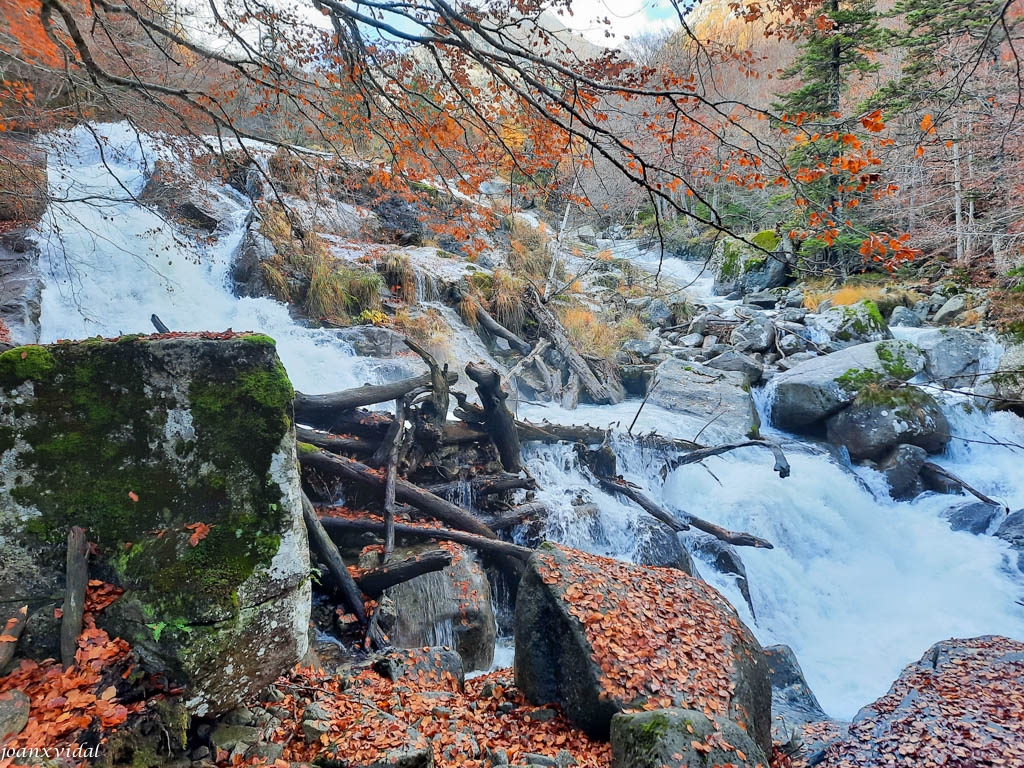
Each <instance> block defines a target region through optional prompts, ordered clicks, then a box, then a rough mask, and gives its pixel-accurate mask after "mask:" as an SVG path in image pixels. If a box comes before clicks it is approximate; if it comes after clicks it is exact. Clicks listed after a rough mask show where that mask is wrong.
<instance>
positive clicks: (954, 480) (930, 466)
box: [921, 461, 1010, 514]
mask: <svg viewBox="0 0 1024 768" xmlns="http://www.w3.org/2000/svg"><path fill="white" fill-rule="evenodd" d="M921 468H922V469H923V470H927V471H928V472H931V473H932V474H935V475H938V476H939V477H941V478H942V479H943V480H946V481H947V482H949V483H951V484H952V485H958V486H960V487H961V488H963V489H964V490H965V491H967V492H968V493H969V494H971V495H972V496H973V497H974V498H976V499H978V500H979V501H983V502H985V503H986V504H991V505H992V506H993V507H1001V508H1002V509H1004V510H1006V512H1007V514H1009V512H1010V508H1009V507H1008V506H1006V505H1005V504H1003V503H1002V502H999V501H996V500H995V499H992V498H990V497H988V496H986V495H985V494H984V493H982V492H981V491H979V490H978V489H977V488H972V487H971V486H970V485H968V484H967V483H966V482H965V481H964V480H962V479H960V478H959V477H957V476H956V475H954V474H953V473H952V472H950V471H949V470H948V469H944V468H942V467H940V466H939V465H938V464H935V463H933V462H931V461H926V462H925V463H924V465H922V467H921Z"/></svg>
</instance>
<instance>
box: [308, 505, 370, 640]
mask: <svg viewBox="0 0 1024 768" xmlns="http://www.w3.org/2000/svg"><path fill="white" fill-rule="evenodd" d="M302 519H303V520H304V521H305V522H306V531H307V532H308V533H309V546H310V547H311V548H312V550H313V551H314V552H315V553H316V555H317V557H319V558H320V561H321V562H322V563H323V564H324V567H326V568H327V573H328V574H330V576H331V581H332V582H333V583H332V584H331V586H332V587H333V588H334V589H335V591H336V592H337V593H338V594H339V595H340V596H341V598H342V600H344V602H345V607H346V608H348V610H349V611H351V612H352V613H353V614H355V617H356V618H357V619H358V620H359V626H361V627H365V626H366V607H365V606H364V605H363V596H362V595H361V594H359V587H357V586H356V583H355V581H353V579H352V574H350V573H349V572H348V568H346V567H345V561H344V560H342V559H341V553H340V552H339V551H338V548H337V547H336V546H335V545H334V542H333V541H332V540H331V537H330V536H328V535H327V531H325V530H324V526H323V525H321V524H320V518H319V517H317V514H316V509H314V508H313V503H312V502H311V501H310V500H309V498H308V497H307V496H306V494H302Z"/></svg>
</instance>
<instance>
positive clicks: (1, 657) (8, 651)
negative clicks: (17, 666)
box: [0, 605, 28, 669]
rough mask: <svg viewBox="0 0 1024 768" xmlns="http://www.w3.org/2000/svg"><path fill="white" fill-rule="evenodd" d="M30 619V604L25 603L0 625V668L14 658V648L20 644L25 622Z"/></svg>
mask: <svg viewBox="0 0 1024 768" xmlns="http://www.w3.org/2000/svg"><path fill="white" fill-rule="evenodd" d="M26 621H28V606H27V605H23V606H22V607H21V608H19V609H18V610H16V611H15V612H14V615H13V616H11V617H10V618H9V619H7V621H6V622H4V624H3V626H0V636H2V637H4V638H10V639H3V640H0V669H3V668H4V667H6V666H7V663H8V662H9V661H10V660H11V659H13V658H14V649H15V648H16V647H17V646H18V638H19V637H21V633H22V631H23V630H24V629H25V622H26Z"/></svg>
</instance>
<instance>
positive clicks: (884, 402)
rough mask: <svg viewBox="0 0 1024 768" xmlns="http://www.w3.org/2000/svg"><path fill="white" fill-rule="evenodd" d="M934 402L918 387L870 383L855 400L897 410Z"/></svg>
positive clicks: (858, 402) (856, 403) (914, 407)
mask: <svg viewBox="0 0 1024 768" xmlns="http://www.w3.org/2000/svg"><path fill="white" fill-rule="evenodd" d="M933 402H934V400H933V399H932V397H931V395H929V394H928V393H926V392H923V391H921V390H920V389H917V387H909V386H900V387H886V386H883V385H881V384H869V385H868V386H866V387H864V388H863V389H861V390H860V392H858V393H857V399H856V400H854V404H855V405H866V406H873V407H883V408H891V409H894V410H897V411H898V410H900V409H902V408H911V409H916V408H920V407H924V406H928V405H931V404H932V403H933Z"/></svg>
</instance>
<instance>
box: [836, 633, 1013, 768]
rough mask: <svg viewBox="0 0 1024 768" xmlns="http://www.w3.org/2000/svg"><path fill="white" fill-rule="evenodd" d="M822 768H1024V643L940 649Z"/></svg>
mask: <svg viewBox="0 0 1024 768" xmlns="http://www.w3.org/2000/svg"><path fill="white" fill-rule="evenodd" d="M822 765H824V766H826V768H858V767H860V766H865V767H866V766H872V767H873V766H878V765H913V766H915V768H931V766H940V765H942V766H949V765H962V766H968V765H971V766H973V765H998V766H1014V765H1024V643H1021V642H1018V641H1016V640H1009V639H1007V638H1005V637H995V636H986V637H977V638H973V639H969V640H945V641H943V642H941V643H937V644H936V645H934V646H932V647H931V648H930V649H929V650H928V652H927V653H925V655H924V656H923V657H922V658H921V660H920V661H918V662H916V663H914V664H911V665H910V666H908V667H907V668H906V669H904V670H903V674H901V675H900V677H899V679H898V680H897V681H896V682H895V683H894V684H893V686H892V688H890V689H889V692H888V693H887V694H886V695H885V696H883V697H882V698H880V699H878V701H876V702H875V703H874V704H871V705H869V706H867V707H865V708H864V709H862V710H861V711H860V712H859V713H858V714H857V717H856V718H854V722H853V724H852V725H851V726H850V728H849V733H848V735H847V736H846V737H845V738H844V739H842V740H841V741H840V742H839V743H837V744H833V745H832V746H831V747H829V749H828V750H827V752H826V754H825V760H824V762H823V763H822Z"/></svg>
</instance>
